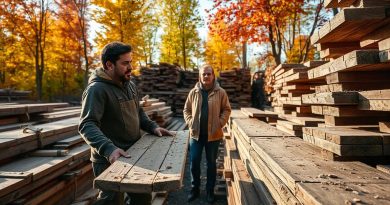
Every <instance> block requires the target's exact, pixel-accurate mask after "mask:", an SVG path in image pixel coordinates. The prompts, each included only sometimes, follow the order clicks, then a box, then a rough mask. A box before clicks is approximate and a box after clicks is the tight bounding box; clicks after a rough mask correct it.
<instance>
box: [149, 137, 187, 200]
mask: <svg viewBox="0 0 390 205" xmlns="http://www.w3.org/2000/svg"><path fill="white" fill-rule="evenodd" d="M188 140H189V131H188V130H187V131H181V132H177V133H176V135H175V137H174V140H173V142H172V145H171V147H170V148H169V151H168V154H167V156H166V157H165V159H164V162H163V164H162V165H161V168H160V169H159V171H158V173H157V176H156V178H155V179H154V181H153V191H155V192H159V191H169V190H175V189H179V188H180V187H181V186H182V183H183V177H184V173H183V172H184V169H185V162H186V157H187V150H188Z"/></svg>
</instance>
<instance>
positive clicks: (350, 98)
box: [302, 92, 359, 105]
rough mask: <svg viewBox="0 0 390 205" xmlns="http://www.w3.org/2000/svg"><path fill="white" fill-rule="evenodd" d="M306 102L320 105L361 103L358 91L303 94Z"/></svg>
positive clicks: (303, 99) (303, 100)
mask: <svg viewBox="0 0 390 205" xmlns="http://www.w3.org/2000/svg"><path fill="white" fill-rule="evenodd" d="M302 102H303V103H305V104H319V105H356V104H358V103H359V97H358V92H328V93H313V94H306V95H302Z"/></svg>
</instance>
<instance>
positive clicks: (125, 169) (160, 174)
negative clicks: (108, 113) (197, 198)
mask: <svg viewBox="0 0 390 205" xmlns="http://www.w3.org/2000/svg"><path fill="white" fill-rule="evenodd" d="M188 140H189V133H188V131H178V132H177V133H176V135H175V136H174V137H172V136H163V137H157V136H154V135H149V134H146V135H144V136H143V137H142V138H141V139H140V140H138V141H137V142H136V143H135V144H134V145H133V146H132V147H131V148H130V149H129V150H127V151H126V152H127V153H128V154H129V155H130V156H131V158H119V159H118V160H117V161H115V162H114V163H113V164H112V165H111V166H110V167H109V168H107V169H106V170H105V171H104V172H103V173H102V174H101V175H100V176H98V177H97V178H96V179H95V180H94V186H95V187H96V188H99V189H103V190H112V191H118V192H130V193H142V194H146V195H152V192H165V191H170V190H175V189H179V188H180V187H181V186H182V182H183V177H184V168H185V162H186V156H187V149H188ZM150 198H152V197H150Z"/></svg>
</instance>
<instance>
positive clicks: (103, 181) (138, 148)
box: [94, 135, 157, 191]
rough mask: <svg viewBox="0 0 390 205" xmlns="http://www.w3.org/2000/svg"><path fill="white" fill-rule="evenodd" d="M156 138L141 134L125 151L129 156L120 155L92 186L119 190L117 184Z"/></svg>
mask: <svg viewBox="0 0 390 205" xmlns="http://www.w3.org/2000/svg"><path fill="white" fill-rule="evenodd" d="M156 140H157V137H155V136H152V135H144V136H142V138H141V139H139V140H138V141H137V142H136V143H135V144H134V145H133V146H131V148H130V149H128V150H127V151H126V152H127V153H128V154H129V155H130V156H131V157H130V158H124V157H120V158H119V159H118V160H117V161H115V162H114V163H113V164H112V165H111V166H110V167H109V168H107V169H106V170H105V171H104V172H103V173H102V174H100V175H99V176H98V177H96V178H95V180H94V187H95V188H96V189H102V190H113V191H120V186H119V185H118V184H119V183H120V182H121V181H122V179H123V178H124V177H125V176H126V174H127V173H128V172H129V171H130V170H131V169H132V168H133V166H134V165H135V164H136V163H137V161H138V160H139V159H140V158H141V157H142V155H143V154H144V153H145V152H146V151H147V150H148V149H149V147H150V146H151V145H152V144H153V143H154V142H155V141H156Z"/></svg>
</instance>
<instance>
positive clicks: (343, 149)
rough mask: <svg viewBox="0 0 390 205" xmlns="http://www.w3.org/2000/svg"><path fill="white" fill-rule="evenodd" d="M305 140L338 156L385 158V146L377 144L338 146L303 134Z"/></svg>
mask: <svg viewBox="0 0 390 205" xmlns="http://www.w3.org/2000/svg"><path fill="white" fill-rule="evenodd" d="M303 140H304V141H306V142H309V143H311V144H313V145H316V146H318V147H320V148H322V149H325V150H328V151H330V152H332V153H334V154H337V155H338V156H347V157H349V156H351V157H352V156H353V157H356V156H359V157H371V156H383V146H382V145H381V144H380V145H377V144H352V145H351V144H343V145H340V144H336V143H333V142H331V141H328V140H324V139H321V138H318V137H315V136H310V135H306V134H303Z"/></svg>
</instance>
